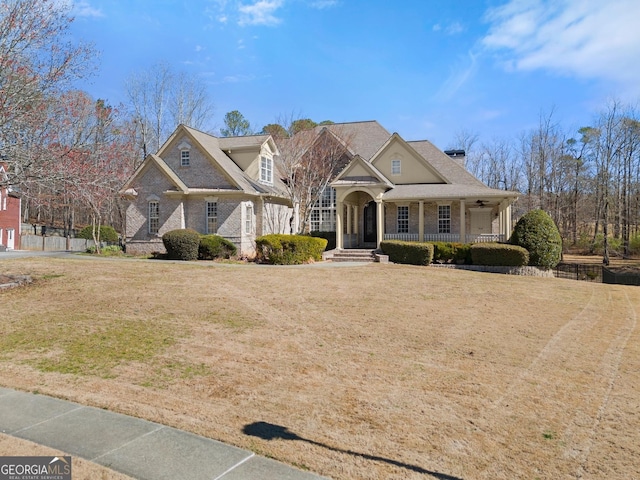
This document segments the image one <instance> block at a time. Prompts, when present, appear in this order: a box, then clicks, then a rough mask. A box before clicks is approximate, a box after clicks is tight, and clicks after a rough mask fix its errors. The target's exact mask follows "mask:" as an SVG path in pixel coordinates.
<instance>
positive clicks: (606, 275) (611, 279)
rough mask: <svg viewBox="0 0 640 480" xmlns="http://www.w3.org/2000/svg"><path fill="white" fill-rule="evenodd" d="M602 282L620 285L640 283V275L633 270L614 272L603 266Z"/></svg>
mask: <svg viewBox="0 0 640 480" xmlns="http://www.w3.org/2000/svg"><path fill="white" fill-rule="evenodd" d="M602 282H603V283H616V284H618V285H640V275H639V274H638V273H632V272H614V271H611V270H609V269H608V268H606V267H602Z"/></svg>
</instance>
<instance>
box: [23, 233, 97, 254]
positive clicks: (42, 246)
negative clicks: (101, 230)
mask: <svg viewBox="0 0 640 480" xmlns="http://www.w3.org/2000/svg"><path fill="white" fill-rule="evenodd" d="M93 245H95V244H94V242H93V240H85V239H83V238H67V237H57V236H52V237H41V236H40V235H22V236H21V237H20V248H21V249H22V250H41V251H46V252H56V251H65V250H66V251H72V252H84V251H85V250H86V249H87V248H89V247H92V246H93Z"/></svg>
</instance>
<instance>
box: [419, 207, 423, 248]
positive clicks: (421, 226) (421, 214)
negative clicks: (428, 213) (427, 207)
mask: <svg viewBox="0 0 640 480" xmlns="http://www.w3.org/2000/svg"><path fill="white" fill-rule="evenodd" d="M423 240H424V200H420V203H419V206H418V241H419V242H422V241H423Z"/></svg>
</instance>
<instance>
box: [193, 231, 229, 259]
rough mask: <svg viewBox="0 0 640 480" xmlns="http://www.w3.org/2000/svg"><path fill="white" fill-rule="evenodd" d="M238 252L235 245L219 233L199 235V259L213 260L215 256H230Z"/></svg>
mask: <svg viewBox="0 0 640 480" xmlns="http://www.w3.org/2000/svg"><path fill="white" fill-rule="evenodd" d="M237 252H238V249H237V248H236V246H235V245H234V244H233V242H231V241H230V240H227V239H226V238H224V237H221V236H220V235H201V236H200V244H199V245H198V258H199V259H200V260H214V259H216V258H230V257H233V256H234V255H235V254H236V253H237Z"/></svg>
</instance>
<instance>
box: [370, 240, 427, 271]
mask: <svg viewBox="0 0 640 480" xmlns="http://www.w3.org/2000/svg"><path fill="white" fill-rule="evenodd" d="M380 248H381V249H382V251H383V252H384V254H385V255H389V261H391V262H393V263H406V264H409V265H429V264H430V263H431V261H432V260H433V244H432V243H422V242H403V241H401V240H387V241H384V242H380Z"/></svg>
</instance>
